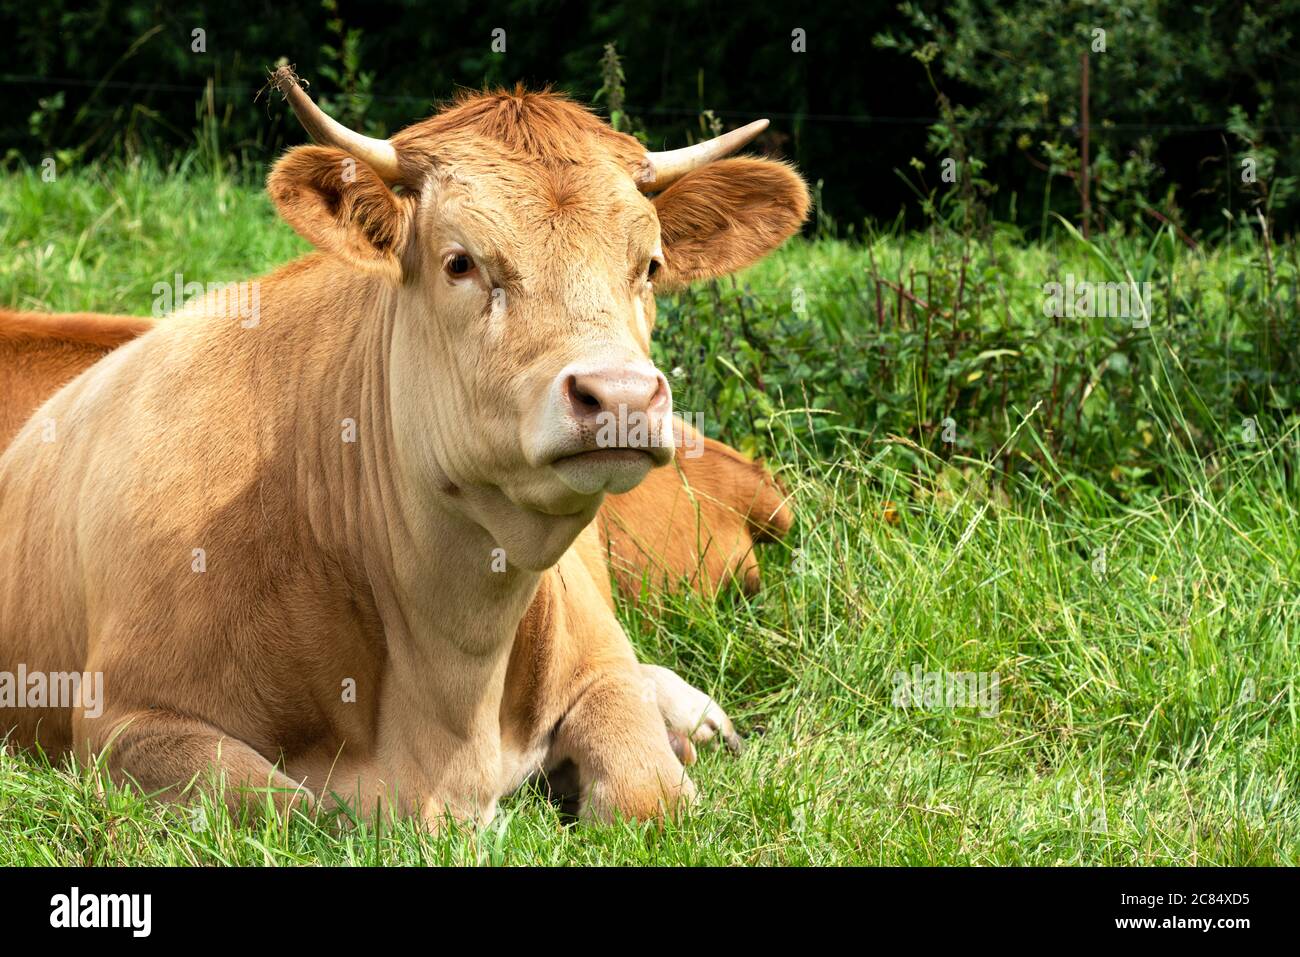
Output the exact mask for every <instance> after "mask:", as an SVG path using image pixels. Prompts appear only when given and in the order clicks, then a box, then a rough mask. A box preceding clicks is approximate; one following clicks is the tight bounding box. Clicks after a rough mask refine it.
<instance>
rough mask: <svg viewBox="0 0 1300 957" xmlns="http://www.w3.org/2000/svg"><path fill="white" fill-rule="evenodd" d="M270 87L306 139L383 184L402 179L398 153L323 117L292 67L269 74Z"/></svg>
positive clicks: (391, 147)
mask: <svg viewBox="0 0 1300 957" xmlns="http://www.w3.org/2000/svg"><path fill="white" fill-rule="evenodd" d="M271 84H272V85H273V86H274V87H275V88H276V89H277V90H279V91H280V92H281V93H282V94H283V95H284V98H285V99H286V100H288V101H289V105H290V106H292V107H293V112H294V115H296V116H297V117H298V121H299V122H300V123H302V125H303V129H305V130H306V131H307V135H308V136H310V137H311V138H312V139H313V140H315V141H316V142H317V143H319V144H320V145H322V146H337V147H338V148H339V149H341V150H344V151H345V152H347V153H349V154H350V155H352V156H355V157H356V158H357V159H359V160H361V161H363V162H364V163H366V164H367V165H369V166H370V168H371V169H373V170H374V171H375V172H376V173H378V174H379V176H380V178H381V179H383V180H384V182H386V183H392V182H395V181H397V180H398V179H400V178H401V166H400V164H399V163H398V160H397V150H396V149H394V148H393V144H392V143H390V142H388V140H377V139H375V138H374V137H373V136H362V135H361V134H360V133H358V132H356V131H355V130H350V129H348V128H347V127H346V126H344V125H343V124H342V123H340V122H338V121H337V120H335V119H333V118H332V117H330V116H327V115H326V114H325V111H324V110H322V109H321V108H320V107H319V106H317V105H316V104H315V103H313V102H312V100H311V97H309V96H308V95H307V94H306V93H304V92H303V91H302V87H300V86H299V85H298V77H297V75H296V74H295V73H294V72H293V67H290V66H281V67H279V68H278V69H277V70H276V71H275V72H274V73H272V74H271Z"/></svg>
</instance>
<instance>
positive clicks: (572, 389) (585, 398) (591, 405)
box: [568, 375, 601, 412]
mask: <svg viewBox="0 0 1300 957" xmlns="http://www.w3.org/2000/svg"><path fill="white" fill-rule="evenodd" d="M568 384H569V398H570V399H571V400H572V401H573V405H574V407H575V408H577V409H578V410H579V411H580V412H599V411H600V407H601V404H600V399H598V398H596V396H594V395H592V394H591V393H590V392H588V391H587V390H586V389H584V388H582V386H580V385H579V384H578V377H577V376H573V375H571V376H569V383H568Z"/></svg>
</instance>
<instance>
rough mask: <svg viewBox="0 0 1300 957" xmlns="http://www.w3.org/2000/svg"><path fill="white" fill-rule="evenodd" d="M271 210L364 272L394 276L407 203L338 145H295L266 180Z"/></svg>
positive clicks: (407, 227) (405, 232)
mask: <svg viewBox="0 0 1300 957" xmlns="http://www.w3.org/2000/svg"><path fill="white" fill-rule="evenodd" d="M266 188H267V191H268V192H269V193H270V194H271V200H272V201H273V202H274V203H275V207H276V209H278V210H279V211H280V215H281V216H283V217H284V220H285V222H287V223H288V224H289V225H290V226H292V227H293V228H294V229H295V230H296V231H297V232H298V235H300V236H302V238H303V239H305V240H307V242H309V243H311V244H312V245H313V246H315V247H316V248H317V249H319V250H321V251H322V252H326V253H333V254H334V255H336V256H340V257H342V258H343V259H346V260H347V261H348V262H350V263H352V264H353V265H354V266H357V267H358V268H360V269H363V270H365V271H367V272H372V273H376V274H379V275H382V276H386V277H387V278H389V279H392V280H398V279H400V278H401V275H402V266H401V256H402V249H403V247H404V246H405V245H406V240H407V237H408V236H409V235H410V231H411V216H412V213H411V204H410V203H409V202H408V201H406V200H404V199H403V198H402V197H399V196H398V195H397V194H396V193H394V192H393V191H392V190H391V189H389V188H388V186H387V185H386V184H385V183H384V181H383V180H381V179H380V178H379V177H378V176H377V175H376V174H375V172H374V170H372V169H371V168H370V167H369V166H367V165H366V164H365V163H363V162H361V161H360V160H357V159H354V158H353V157H351V156H349V155H348V154H347V153H345V152H344V151H343V150H339V149H334V148H332V147H326V146H299V147H297V148H295V149H292V150H290V151H289V152H288V153H286V154H284V156H282V157H280V160H279V162H277V163H276V164H275V166H274V168H273V169H272V170H271V175H270V176H269V177H268V178H267V181H266Z"/></svg>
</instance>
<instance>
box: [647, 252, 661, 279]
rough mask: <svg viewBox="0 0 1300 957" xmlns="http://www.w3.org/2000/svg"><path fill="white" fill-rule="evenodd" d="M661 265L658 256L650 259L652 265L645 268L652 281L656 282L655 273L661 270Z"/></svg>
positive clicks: (648, 277)
mask: <svg viewBox="0 0 1300 957" xmlns="http://www.w3.org/2000/svg"><path fill="white" fill-rule="evenodd" d="M661 265H662V263H661V262H660V261H659V258H658V257H655V258H654V259H652V260H650V265H649V266H647V267H646V270H645V277H646V279H648V280H650V281H651V282H654V278H655V274H656V273H658V272H659V267H660V266H661Z"/></svg>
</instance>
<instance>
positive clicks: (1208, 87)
mask: <svg viewBox="0 0 1300 957" xmlns="http://www.w3.org/2000/svg"><path fill="white" fill-rule="evenodd" d="M1297 26H1300V0H1277V2H1264V3H1258V4H1255V3H1247V2H1222V3H1202V4H1189V3H1163V2H1148V3H1140V2H1139V3H1119V2H1084V0H1058V2H1042V0H1040V2H1024V0H1010V2H1001V3H997V2H978V0H955V2H953V0H949V2H942V3H941V2H934V0H919V2H914V3H907V4H903V5H901V6H899V5H896V4H895V3H894V2H859V3H854V4H839V3H836V4H831V3H821V4H801V5H791V4H789V3H788V2H784V0H783V2H779V3H778V2H768V0H755V2H750V3H746V4H743V5H740V6H735V7H729V6H726V5H722V4H715V3H707V2H701V0H680V2H677V3H674V4H671V5H669V4H650V3H627V2H624V3H601V2H597V3H591V4H586V3H576V2H569V0H506V2H470V0H446V2H442V3H439V4H436V5H434V4H425V3H420V2H417V0H396V2H394V0H388V2H377V3H352V2H346V0H339V2H337V3H336V2H335V0H326V2H325V3H323V4H322V3H318V2H311V3H306V4H303V5H301V6H287V5H284V4H271V3H265V2H256V0H226V2H223V3H220V4H213V3H194V2H180V3H173V2H157V0H155V2H148V0H117V2H108V0H100V2H90V3H87V2H84V0H81V2H71V0H44V2H42V3H39V4H31V3H24V2H18V0H0V36H2V37H3V38H4V39H3V40H0V43H3V44H4V58H3V60H4V62H3V64H2V65H0V91H2V95H0V153H4V154H7V161H8V162H9V163H11V164H12V163H14V162H19V161H25V162H28V163H32V162H36V161H38V160H39V159H40V158H41V157H42V156H44V155H51V154H57V155H59V156H60V157H61V158H63V159H67V160H68V161H80V160H84V159H90V158H94V157H97V156H104V155H115V154H120V153H127V154H132V153H150V154H153V155H156V156H163V157H166V156H169V155H174V154H177V153H180V152H183V151H185V150H189V149H192V148H193V147H194V143H195V140H196V135H198V136H200V137H203V136H206V137H207V138H208V141H209V142H210V143H211V144H215V145H217V146H218V147H219V148H220V149H221V150H222V151H225V152H227V153H229V154H231V155H234V156H236V157H238V158H239V159H241V160H242V161H244V162H245V163H247V165H248V167H249V168H250V170H252V171H256V170H259V169H260V168H261V167H262V166H264V164H266V163H267V162H268V161H269V160H270V159H271V158H273V156H274V155H275V153H276V152H277V151H278V150H279V149H280V148H281V147H282V146H284V145H285V144H286V143H289V142H297V141H299V140H300V139H301V134H300V132H299V131H298V130H297V129H296V128H295V127H294V126H293V125H292V124H291V123H289V122H288V116H287V112H286V111H285V110H283V109H280V108H277V107H275V106H270V107H268V105H267V102H266V100H265V98H263V100H262V101H260V102H259V103H258V104H257V105H254V101H253V98H254V94H255V93H256V91H257V90H258V88H259V87H260V86H261V83H262V79H263V77H264V75H265V70H266V68H267V67H269V66H271V65H273V64H274V63H275V62H276V61H277V60H278V59H279V58H281V57H284V58H286V59H287V60H289V61H290V62H293V63H295V64H296V65H297V66H298V69H299V71H300V73H302V74H303V75H304V76H305V77H307V78H308V79H309V80H311V81H312V92H313V94H314V95H316V96H318V97H321V98H323V99H324V100H325V101H326V103H327V105H328V106H330V108H331V109H332V110H333V112H335V114H336V115H339V116H340V118H342V119H344V120H345V121H346V122H350V123H352V124H353V125H358V126H361V127H363V128H365V129H367V130H368V131H370V132H375V133H382V132H384V131H391V130H393V129H395V128H397V127H399V126H401V125H403V124H405V123H407V122H410V121H411V120H413V119H415V118H418V117H420V116H422V115H424V114H426V113H428V112H429V111H430V110H431V109H433V107H434V105H435V103H436V102H437V101H438V100H440V99H443V98H445V97H447V96H448V95H449V94H451V93H452V92H453V91H454V90H455V88H456V86H457V85H458V84H461V85H467V86H473V87H477V86H481V85H495V84H512V83H515V82H517V81H523V82H526V83H529V84H533V85H541V84H544V83H553V84H554V85H556V86H557V87H559V88H561V89H564V90H567V91H569V92H571V93H572V94H573V95H574V96H576V97H578V98H580V99H582V100H587V101H591V100H592V99H593V97H595V96H596V94H597V91H598V90H599V89H600V88H601V85H602V73H601V59H602V55H603V52H604V48H605V45H606V44H608V43H613V44H615V45H616V48H617V50H618V53H619V55H620V56H621V57H622V61H623V70H624V74H625V76H626V106H625V112H626V113H627V114H628V115H629V116H630V117H631V118H633V119H632V121H631V122H632V123H633V124H634V126H633V128H634V129H642V130H644V131H645V132H646V133H647V134H648V137H649V140H650V142H651V143H652V144H653V145H655V146H663V145H681V144H682V143H684V142H686V141H687V140H688V139H689V138H692V137H698V136H700V135H703V134H704V132H705V129H706V127H707V126H708V124H709V120H708V117H702V114H703V113H704V111H706V110H712V111H713V114H712V115H713V116H714V117H716V118H717V120H719V121H720V122H721V123H722V124H723V125H726V126H730V125H735V124H737V123H739V122H741V121H743V120H748V119H750V118H753V117H755V116H768V117H771V118H772V120H773V127H772V131H771V134H770V135H769V136H768V137H767V139H766V142H765V143H764V144H762V145H763V148H765V149H767V150H769V151H771V152H776V153H780V154H783V155H787V156H790V157H791V158H793V159H795V160H796V161H797V162H798V163H799V164H800V166H801V168H802V169H803V170H804V171H806V172H807V174H808V175H809V178H810V179H811V180H812V181H814V182H816V181H818V180H820V181H822V183H823V196H822V199H823V205H822V209H823V210H824V211H826V212H828V213H829V214H830V215H832V216H833V217H834V218H835V220H836V221H837V222H838V224H839V225H840V226H841V227H842V228H844V229H851V228H853V227H854V226H856V225H857V224H859V223H860V222H861V221H862V219H863V218H864V217H867V216H871V217H876V218H882V219H892V218H893V217H895V216H899V215H908V216H911V215H919V214H917V213H916V212H915V204H914V203H911V200H913V199H915V194H916V192H917V191H918V190H920V191H921V192H925V191H926V190H929V189H933V188H934V187H935V186H937V185H938V184H939V165H938V164H939V160H940V158H941V157H943V156H948V155H953V147H954V138H956V139H958V140H959V141H960V146H961V148H962V149H963V150H965V151H968V154H969V156H970V158H971V159H972V160H975V161H977V162H976V165H975V166H973V167H972V169H973V170H974V172H975V173H976V174H977V176H978V178H979V179H980V180H981V184H980V185H981V188H982V189H983V191H984V196H985V200H986V202H987V203H988V205H989V206H990V208H991V211H992V212H993V213H994V214H995V215H996V216H997V217H998V218H1000V219H1008V218H1014V219H1015V220H1016V221H1018V222H1020V223H1022V224H1031V225H1032V224H1037V223H1039V222H1040V221H1041V220H1042V216H1043V213H1044V207H1045V206H1046V207H1050V208H1051V209H1053V210H1055V211H1058V212H1060V213H1061V214H1062V215H1066V216H1070V217H1074V218H1076V219H1077V217H1078V214H1079V202H1078V195H1077V189H1076V187H1075V185H1074V180H1073V177H1075V176H1077V174H1078V156H1077V146H1078V121H1079V111H1078V107H1079V62H1078V58H1079V56H1080V54H1081V53H1083V52H1085V51H1088V50H1089V49H1090V44H1091V42H1092V39H1093V37H1094V33H1093V31H1094V30H1095V29H1096V28H1098V27H1100V28H1102V29H1105V30H1106V31H1107V34H1106V37H1107V49H1106V51H1105V52H1104V53H1093V54H1092V60H1091V63H1092V103H1093V108H1092V127H1093V144H1092V159H1093V164H1092V165H1093V176H1094V179H1095V182H1096V184H1097V195H1098V204H1099V209H1098V213H1097V215H1098V220H1099V222H1105V221H1116V222H1124V221H1128V220H1141V219H1144V218H1145V219H1146V220H1147V222H1148V224H1150V222H1151V221H1152V219H1153V218H1154V217H1155V216H1156V213H1158V214H1159V215H1160V216H1165V217H1168V218H1169V219H1171V220H1173V221H1174V222H1176V223H1178V225H1179V226H1180V228H1183V229H1186V230H1187V231H1188V232H1191V233H1197V232H1203V233H1214V232H1216V231H1218V230H1221V229H1223V228H1224V225H1225V217H1224V216H1223V214H1222V210H1224V209H1230V210H1232V211H1234V212H1236V213H1240V212H1241V211H1245V210H1248V208H1249V207H1250V206H1251V205H1252V204H1267V205H1270V206H1271V211H1272V219H1273V221H1274V223H1275V225H1276V227H1277V228H1278V229H1279V230H1282V231H1286V230H1288V229H1292V228H1294V224H1295V222H1296V209H1297V201H1296V195H1295V190H1294V174H1293V173H1292V172H1291V170H1293V169H1294V164H1295V158H1296V156H1297V155H1300V44H1297V41H1296V36H1295V34H1296V30H1297ZM497 28H501V29H504V30H505V31H506V52H505V53H504V54H503V53H495V52H493V51H492V48H491V43H492V32H493V30H494V29H497ZM795 28H800V29H803V30H805V31H806V37H807V41H806V42H807V52H806V53H794V52H792V49H791V44H792V38H791V32H792V30H794V29H795ZM195 29H202V30H204V31H205V40H206V52H202V53H198V52H194V51H193V49H192V45H193V38H192V37H193V34H192V31H193V30H195ZM937 93H942V94H943V95H944V97H945V99H944V100H940V99H939V98H938V97H937V95H936V94H937ZM598 105H600V106H602V107H607V105H608V97H603V98H602V99H601V100H600V102H599V104H598ZM205 116H206V117H207V118H208V123H207V124H206V127H205V124H204V118H205ZM205 130H206V132H204V131H205ZM1245 155H1250V156H1254V157H1257V158H1258V162H1259V165H1260V172H1261V176H1260V179H1259V180H1258V181H1257V182H1256V183H1254V184H1247V186H1248V187H1249V188H1244V187H1243V185H1242V184H1241V183H1240V176H1239V175H1237V171H1238V168H1239V165H1240V160H1241V158H1242V157H1243V156H1245ZM914 158H915V159H919V160H923V161H924V166H921V167H918V166H917V164H914V163H912V162H911V161H912V160H913V159H914ZM981 164H982V166H981ZM899 172H901V173H902V174H904V175H905V176H906V177H907V178H908V181H907V182H905V181H904V179H903V177H902V176H900V175H898V173H899ZM1049 183H1050V189H1049ZM909 204H910V208H911V209H912V212H910V213H906V214H905V213H903V212H902V211H903V209H904V207H905V206H909ZM1152 210H1154V212H1152ZM823 222H824V223H825V220H823ZM908 222H909V225H914V224H915V221H914V220H908Z"/></svg>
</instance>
